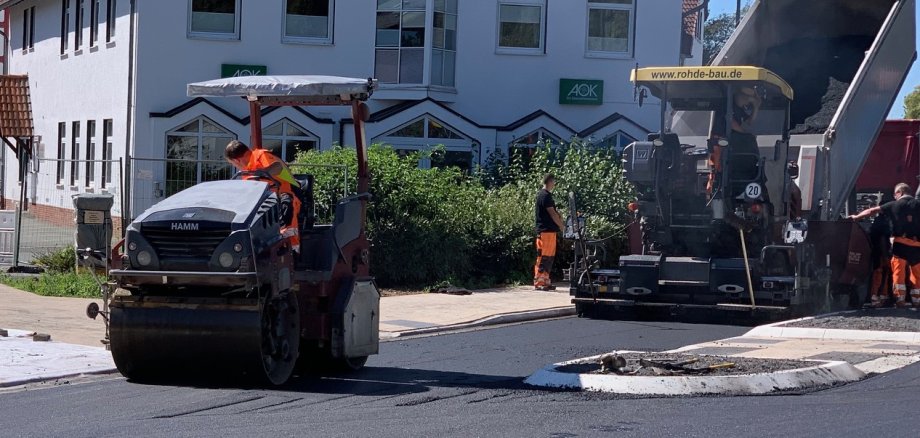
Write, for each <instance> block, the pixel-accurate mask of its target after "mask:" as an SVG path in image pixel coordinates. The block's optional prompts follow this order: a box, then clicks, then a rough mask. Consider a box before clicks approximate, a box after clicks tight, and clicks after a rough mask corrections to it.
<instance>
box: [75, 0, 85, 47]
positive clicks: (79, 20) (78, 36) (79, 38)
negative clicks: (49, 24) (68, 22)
mask: <svg viewBox="0 0 920 438" xmlns="http://www.w3.org/2000/svg"><path fill="white" fill-rule="evenodd" d="M74 1H75V2H77V4H76V10H75V11H74V23H73V49H74V50H80V46H82V45H83V0H74Z"/></svg>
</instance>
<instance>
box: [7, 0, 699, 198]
mask: <svg viewBox="0 0 920 438" xmlns="http://www.w3.org/2000/svg"><path fill="white" fill-rule="evenodd" d="M699 3H700V2H699V0H566V1H550V0H475V1H473V0H377V1H376V2H370V1H368V2H364V1H362V2H355V1H351V0H349V1H343V0H261V1H251V0H159V1H139V0H9V1H2V0H0V8H3V9H5V10H6V13H7V14H8V15H7V16H8V20H9V27H10V29H9V36H10V37H9V41H8V43H7V57H6V59H5V60H6V61H7V65H6V68H7V72H8V73H10V74H28V75H29V79H30V81H29V83H30V87H31V98H32V111H33V117H34V120H35V130H36V134H37V135H40V136H41V140H40V142H39V147H38V148H37V151H38V154H39V155H40V156H41V157H45V158H48V159H60V160H71V159H80V160H85V159H96V160H107V159H114V160H117V159H122V160H126V162H128V161H130V163H131V166H129V167H128V168H129V171H128V173H129V175H128V178H129V180H130V182H131V184H130V185H128V187H130V191H131V193H128V194H127V195H128V197H129V199H130V201H131V202H130V205H132V206H133V208H132V209H131V211H132V212H133V213H134V215H136V214H137V213H140V211H142V209H143V208H145V207H147V206H149V205H151V204H152V203H153V202H156V201H157V200H159V199H162V198H163V197H165V196H167V195H169V194H171V193H172V192H175V191H176V190H179V189H181V188H184V187H185V186H187V185H189V184H192V183H195V182H198V181H203V180H207V179H213V178H219V177H225V176H226V175H227V174H228V171H229V168H228V167H227V166H226V165H224V164H223V163H222V162H221V153H222V150H223V146H224V145H225V144H226V143H227V141H229V140H230V139H240V140H242V141H249V119H248V111H247V106H246V104H245V102H243V101H241V100H240V101H237V100H234V99H201V98H198V99H191V98H189V97H187V96H186V94H185V89H186V84H188V83H190V82H196V81H204V80H209V79H214V78H218V77H226V76H233V75H248V74H270V75H275V74H278V75H281V74H325V75H340V76H351V77H375V78H377V79H378V80H379V81H380V84H381V85H380V89H379V90H378V91H377V92H376V93H375V94H374V96H373V98H372V99H371V101H370V102H369V106H370V109H371V111H372V114H371V116H370V120H369V122H368V124H367V138H368V139H370V140H371V141H372V142H375V143H384V144H389V145H391V146H392V147H394V148H395V149H399V150H426V149H430V148H432V147H434V146H435V145H443V147H444V150H445V154H443V155H439V157H440V158H438V159H437V160H436V162H431V159H429V158H424V159H423V160H422V162H421V163H420V165H421V166H426V167H427V166H432V165H435V166H437V165H444V164H454V165H459V166H461V167H470V166H475V165H477V164H482V163H484V162H485V161H486V160H488V159H489V157H494V156H504V157H507V156H508V154H509V151H510V150H511V149H513V148H525V149H526V148H531V147H534V146H535V145H538V144H542V143H544V142H546V141H553V142H556V143H558V142H561V141H565V140H568V139H570V138H572V137H579V138H583V139H586V140H588V141H590V142H592V143H599V144H604V145H607V146H610V147H622V146H623V145H625V144H627V143H628V142H629V141H631V140H632V139H636V138H641V137H644V136H645V135H646V134H647V133H648V132H650V131H655V130H657V129H658V126H659V121H658V112H659V109H658V106H657V105H658V104H657V103H656V102H651V101H650V102H647V103H646V105H644V106H643V107H641V108H640V107H638V105H636V103H635V101H634V97H633V87H632V84H631V83H630V82H629V72H630V69H632V68H634V67H635V66H636V65H637V64H638V65H641V66H658V65H677V64H694V63H695V64H699V63H700V60H701V58H702V45H701V43H700V40H699V39H700V31H699V25H700V23H701V14H702V12H701V11H699V10H698V9H699V8H697V6H698V4H699ZM358 4H360V6H358ZM348 116H349V114H347V113H346V112H344V111H340V110H339V109H337V108H320V109H314V108H279V109H273V110H268V111H265V114H263V125H264V127H265V130H264V132H265V138H266V141H265V146H266V147H268V148H270V149H272V150H273V151H274V152H276V153H277V154H278V155H279V156H281V157H282V158H285V159H290V158H292V157H293V156H294V155H295V154H296V152H298V151H301V150H306V149H312V148H319V149H327V148H331V147H332V146H333V145H335V144H342V145H346V146H348V145H352V144H353V141H354V139H353V135H352V133H353V131H352V129H351V123H350V120H349V119H348ZM9 155H10V154H7V157H6V160H7V163H8V165H7V166H6V168H7V169H11V168H12V169H15V164H10V163H11V160H12V157H10V156H9ZM129 158H130V159H129ZM198 163H203V164H198ZM54 166H55V169H54V171H53V172H52V174H53V175H50V176H48V175H43V176H42V177H43V178H53V179H54V181H53V185H54V187H55V189H56V191H55V192H54V193H52V194H50V195H38V194H36V199H34V202H35V203H38V204H42V203H47V204H49V205H53V206H59V207H63V208H66V207H68V206H69V205H70V196H71V195H72V194H74V193H79V192H85V191H94V192H98V191H117V190H118V188H117V187H120V186H116V185H113V184H111V179H112V178H113V176H114V177H116V178H117V176H115V175H113V173H115V172H113V171H112V170H110V169H108V168H107V166H110V165H107V164H106V163H85V162H77V161H74V162H66V161H57V162H55V163H54ZM8 173H9V172H8ZM11 177H12V178H15V176H12V175H10V174H8V175H4V178H5V180H7V181H9V180H10V178H11ZM46 183H47V182H46ZM47 184H50V183H47ZM37 185H41V184H37ZM4 190H5V193H4V195H5V196H6V197H7V198H8V199H9V198H15V197H16V193H15V191H16V190H17V187H16V185H15V184H5V186H4ZM38 198H42V199H38ZM118 214H120V213H119V212H116V215H118Z"/></svg>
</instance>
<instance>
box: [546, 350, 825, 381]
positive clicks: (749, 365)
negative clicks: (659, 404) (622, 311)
mask: <svg viewBox="0 0 920 438" xmlns="http://www.w3.org/2000/svg"><path fill="white" fill-rule="evenodd" d="M620 356H622V357H623V358H624V359H626V367H624V369H623V370H624V371H626V372H625V373H622V374H621V373H613V372H611V373H604V372H602V371H601V365H600V363H583V364H571V365H564V366H561V367H559V368H557V371H560V372H563V373H575V374H611V375H618V374H621V375H632V376H661V375H669V374H670V375H675V376H693V375H704V376H731V375H739V374H756V373H770V372H774V371H783V370H792V369H796V368H807V367H812V366H815V365H816V363H815V362H807V361H799V360H785V359H757V358H750V357H727V356H709V355H697V354H685V353H622V354H620ZM639 359H645V360H650V361H654V362H664V363H667V362H671V363H680V362H685V361H688V360H691V359H696V360H697V361H696V362H694V363H692V364H688V365H685V368H687V369H689V370H693V371H692V372H680V371H674V372H670V373H664V374H662V372H661V369H656V368H652V367H647V366H641V365H640V364H639ZM726 363H732V364H734V366H732V367H724V368H723V367H719V368H715V369H712V370H710V371H704V369H705V368H707V367H710V366H713V365H720V364H726Z"/></svg>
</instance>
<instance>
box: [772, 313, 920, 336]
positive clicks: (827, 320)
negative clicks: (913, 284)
mask: <svg viewBox="0 0 920 438" xmlns="http://www.w3.org/2000/svg"><path fill="white" fill-rule="evenodd" d="M784 327H810V328H822V329H844V330H877V331H883V332H920V312H914V311H911V310H907V309H873V310H866V311H860V312H857V313H849V314H846V315H836V316H826V317H820V318H814V319H806V320H804V321H796V322H793V323H789V324H784Z"/></svg>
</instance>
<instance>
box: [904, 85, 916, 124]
mask: <svg viewBox="0 0 920 438" xmlns="http://www.w3.org/2000/svg"><path fill="white" fill-rule="evenodd" d="M904 118H905V119H920V85H917V86H916V87H914V91H911V92H910V94H908V95H907V96H904Z"/></svg>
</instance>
